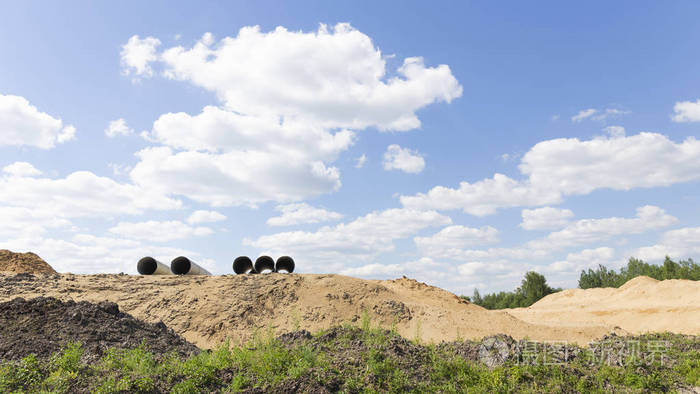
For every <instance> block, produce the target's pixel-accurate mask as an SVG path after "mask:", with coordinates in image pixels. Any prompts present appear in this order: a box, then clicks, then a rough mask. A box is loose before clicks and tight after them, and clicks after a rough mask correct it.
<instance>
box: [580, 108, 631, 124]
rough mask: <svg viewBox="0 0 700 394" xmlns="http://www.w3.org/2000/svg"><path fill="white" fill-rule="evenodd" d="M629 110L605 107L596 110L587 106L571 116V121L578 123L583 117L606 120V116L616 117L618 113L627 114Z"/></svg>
mask: <svg viewBox="0 0 700 394" xmlns="http://www.w3.org/2000/svg"><path fill="white" fill-rule="evenodd" d="M628 113H629V111H624V110H621V109H617V108H606V109H604V110H600V111H599V110H597V109H594V108H588V109H582V110H581V111H579V112H578V113H577V114H576V115H574V116H572V117H571V121H572V122H574V123H579V122H581V121H583V120H585V119H589V118H590V119H592V120H598V121H602V120H606V119H607V118H611V117H616V116H619V115H625V114H628Z"/></svg>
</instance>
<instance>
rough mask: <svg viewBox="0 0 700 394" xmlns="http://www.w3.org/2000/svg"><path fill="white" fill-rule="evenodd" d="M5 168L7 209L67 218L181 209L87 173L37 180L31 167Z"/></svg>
mask: <svg viewBox="0 0 700 394" xmlns="http://www.w3.org/2000/svg"><path fill="white" fill-rule="evenodd" d="M26 164H28V163H26ZM8 167H10V169H9V171H7V169H8ZM8 167H5V169H4V170H6V171H4V172H5V173H6V174H8V175H7V176H4V177H0V203H3V204H6V205H8V206H16V207H23V208H29V209H41V210H48V211H51V212H54V213H55V214H56V215H61V216H62V217H67V218H70V217H104V216H113V215H122V214H141V213H143V212H144V210H147V209H156V210H168V209H176V208H179V207H180V205H181V203H180V201H177V200H173V199H171V198H169V197H165V196H164V195H163V194H159V193H156V192H153V191H151V190H148V189H144V188H142V187H139V186H136V185H132V184H124V183H118V182H115V181H114V180H112V179H110V178H106V177H100V176H97V175H95V174H93V173H91V172H88V171H77V172H74V173H71V174H69V175H68V176H66V177H65V178H57V179H54V178H48V177H39V176H37V175H38V174H37V173H36V171H38V170H36V169H34V170H36V171H33V170H32V169H33V168H34V167H33V166H31V165H29V166H27V165H25V164H20V165H18V164H17V163H15V164H12V165H10V166H8ZM18 171H19V172H23V171H24V172H25V173H24V174H19V173H18ZM27 171H28V172H29V173H27Z"/></svg>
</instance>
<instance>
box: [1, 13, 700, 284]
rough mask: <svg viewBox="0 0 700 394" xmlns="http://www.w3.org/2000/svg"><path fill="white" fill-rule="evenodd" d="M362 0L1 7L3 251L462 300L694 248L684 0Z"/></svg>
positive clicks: (697, 154) (693, 54) (115, 267)
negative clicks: (417, 291)
mask: <svg viewBox="0 0 700 394" xmlns="http://www.w3.org/2000/svg"><path fill="white" fill-rule="evenodd" d="M377 3H378V2H370V1H367V2H358V1H353V2H349V1H347V2H345V1H343V2H341V1H338V2H322V1H318V2H312V1H306V2H295V3H292V2H265V1H257V2H197V3H183V2H155V1H154V2H147V3H145V4H144V3H142V2H128V1H127V2H120V3H119V4H116V3H115V4H111V3H107V2H104V3H100V4H85V3H83V2H62V3H61V4H58V3H55V4H52V3H46V2H14V3H7V4H3V6H2V12H0V53H1V54H2V57H1V58H0V154H1V155H0V158H1V160H0V169H1V170H2V173H1V174H0V183H2V184H1V185H0V247H2V248H8V249H11V250H16V251H33V252H36V253H38V254H39V255H41V256H42V257H43V258H44V259H46V260H47V261H49V262H50V263H51V264H52V265H53V266H54V267H55V268H56V269H57V270H59V271H64V272H66V271H71V272H76V273H92V272H120V271H124V272H130V273H133V272H135V261H136V260H138V258H139V257H142V256H144V255H153V256H154V257H156V258H158V259H160V260H163V261H166V262H169V261H170V260H171V259H172V258H174V257H176V256H177V255H180V254H184V255H187V256H190V257H191V258H192V259H193V260H195V261H197V262H201V263H202V265H204V266H206V267H208V268H210V269H211V270H212V271H213V272H215V273H218V274H223V273H231V272H232V270H231V262H232V260H233V258H234V257H236V256H238V255H243V254H247V255H250V256H252V257H257V256H258V255H260V254H262V253H269V254H271V255H272V256H273V257H277V256H279V255H282V254H289V255H291V256H292V257H294V258H295V260H296V261H297V266H298V271H299V272H311V273H343V274H348V275H353V276H359V277H365V278H376V279H383V278H394V277H399V276H401V275H407V276H409V277H413V278H416V279H418V280H421V281H425V282H427V283H430V284H433V285H437V286H441V287H444V288H446V289H449V290H451V291H454V292H456V293H466V294H469V293H471V291H472V290H473V289H474V288H475V287H476V288H479V289H480V290H482V291H496V290H508V289H512V288H513V287H515V286H516V285H517V284H518V283H519V281H520V279H521V278H522V275H523V273H524V272H525V271H527V270H530V269H534V270H537V271H539V272H541V273H543V274H545V276H546V277H547V278H548V279H549V282H551V284H553V285H556V286H564V287H572V286H575V285H576V281H577V278H578V275H579V272H580V270H581V269H585V268H589V267H595V266H597V264H599V263H601V264H605V265H608V266H612V267H618V266H620V265H621V264H623V263H624V262H625V261H626V260H627V259H628V258H629V257H630V256H636V257H639V258H642V259H645V260H647V261H652V262H659V261H661V260H663V257H664V256H665V255H670V256H671V257H673V258H683V259H685V258H697V256H698V255H699V254H700V209H699V208H698V206H699V205H700V204H698V203H699V202H700V201H699V200H700V199H699V197H698V196H700V193H699V191H700V182H699V181H700V143H699V142H697V141H695V136H696V134H697V130H698V126H699V125H700V73H698V70H699V69H700V67H699V66H700V54H699V53H698V51H697V42H698V37H700V25H698V24H697V23H696V21H695V19H696V18H695V15H697V14H698V11H700V5H698V4H697V3H696V2H690V1H688V2H673V3H660V2H649V3H647V4H641V3H639V2H631V1H630V2H615V3H614V4H610V2H585V3H581V4H577V5H573V4H562V3H561V2H538V3H537V4H525V3H522V2H509V3H503V2H501V3H494V2H469V3H467V2H459V4H458V3H457V2H430V3H427V2H405V1H402V2H381V3H379V4H377ZM256 26H257V27H256ZM362 158H364V159H362ZM360 164H361V165H360Z"/></svg>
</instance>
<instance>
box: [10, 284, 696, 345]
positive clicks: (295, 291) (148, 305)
mask: <svg viewBox="0 0 700 394" xmlns="http://www.w3.org/2000/svg"><path fill="white" fill-rule="evenodd" d="M39 296H45V297H55V298H57V299H60V300H64V301H66V300H71V299H72V300H75V301H89V302H101V301H111V302H116V303H117V304H119V309H120V310H122V311H124V312H127V313H130V314H131V315H132V316H134V317H136V318H138V319H141V320H144V321H147V322H150V323H157V322H159V321H162V322H163V323H165V324H166V325H167V326H168V327H170V328H172V329H173V330H175V332H177V333H178V334H179V335H181V336H182V337H183V338H185V339H186V340H188V341H190V342H192V343H194V344H195V345H197V346H198V347H200V348H204V349H211V348H215V347H217V346H218V345H220V344H222V343H224V342H225V341H227V340H229V341H230V342H231V343H233V344H239V343H245V342H246V341H248V340H249V339H251V338H252V336H253V335H254V333H255V332H256V329H258V330H262V331H267V330H272V331H273V332H274V334H275V335H281V334H284V333H286V332H292V331H298V330H300V329H305V330H307V331H309V332H318V331H321V330H327V329H330V328H331V327H335V326H340V325H343V324H346V323H350V324H353V325H356V324H358V323H359V322H360V321H361V320H362V319H363V316H367V318H368V319H369V320H371V322H372V324H373V325H379V326H381V327H383V328H387V329H388V328H392V327H393V328H394V329H395V331H396V332H397V333H399V334H400V335H401V336H403V337H404V338H408V339H414V338H416V337H418V338H420V340H422V341H425V342H433V343H439V342H441V341H452V340H455V339H458V338H465V339H480V338H483V337H487V336H490V335H495V334H501V333H503V334H507V335H510V336H512V337H513V338H517V339H522V338H524V337H529V338H530V339H533V340H538V341H546V340H565V341H569V342H575V343H578V344H582V345H585V344H586V343H588V342H590V341H591V340H594V339H596V338H600V337H602V336H603V335H605V334H607V333H609V332H611V331H613V330H614V327H613V326H607V325H599V326H588V327H583V328H581V327H554V328H552V327H548V326H546V325H541V324H538V323H537V322H534V323H528V322H524V321H522V320H519V319H517V318H515V317H513V316H512V315H510V314H509V313H507V312H505V311H489V310H486V309H484V308H482V307H480V306H478V305H475V304H471V303H469V302H467V301H465V300H463V299H461V298H459V297H457V296H456V295H454V294H452V293H450V292H448V291H446V290H443V289H439V288H437V287H433V286H429V285H427V284H425V283H421V282H418V281H416V280H413V279H409V278H405V277H404V278H401V279H396V280H365V279H358V278H352V277H348V276H343V275H327V274H280V273H271V274H264V275H222V276H203V275H182V276H176V275H151V276H133V275H113V274H97V275H73V274H61V275H46V276H44V275H42V276H39V275H36V276H33V275H22V276H16V275H15V276H12V275H7V274H5V275H3V274H0V302H2V301H9V300H11V299H13V298H15V297H24V298H26V299H29V298H34V297H39ZM678 318H679V319H680V318H682V316H678Z"/></svg>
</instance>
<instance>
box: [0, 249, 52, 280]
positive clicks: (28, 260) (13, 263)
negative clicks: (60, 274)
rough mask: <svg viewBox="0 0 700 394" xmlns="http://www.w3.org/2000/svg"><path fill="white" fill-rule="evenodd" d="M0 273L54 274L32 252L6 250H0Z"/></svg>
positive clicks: (46, 264) (48, 266)
mask: <svg viewBox="0 0 700 394" xmlns="http://www.w3.org/2000/svg"><path fill="white" fill-rule="evenodd" d="M0 272H15V273H22V272H28V273H33V274H55V273H56V271H54V269H53V268H52V267H51V266H50V265H49V264H48V263H46V261H44V260H43V259H42V258H41V257H39V256H37V255H36V254H34V253H32V252H27V253H15V252H12V251H9V250H7V249H0Z"/></svg>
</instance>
